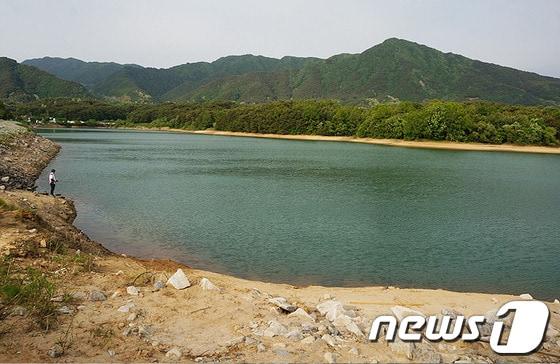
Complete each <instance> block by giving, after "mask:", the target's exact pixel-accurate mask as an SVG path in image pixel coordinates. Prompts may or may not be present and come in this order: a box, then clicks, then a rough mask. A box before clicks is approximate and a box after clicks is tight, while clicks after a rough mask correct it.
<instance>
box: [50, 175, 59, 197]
mask: <svg viewBox="0 0 560 364" xmlns="http://www.w3.org/2000/svg"><path fill="white" fill-rule="evenodd" d="M54 172H56V171H55V170H54V169H51V173H49V185H51V196H54V188H55V187H56V183H57V182H58V180H57V179H56V176H55V175H54Z"/></svg>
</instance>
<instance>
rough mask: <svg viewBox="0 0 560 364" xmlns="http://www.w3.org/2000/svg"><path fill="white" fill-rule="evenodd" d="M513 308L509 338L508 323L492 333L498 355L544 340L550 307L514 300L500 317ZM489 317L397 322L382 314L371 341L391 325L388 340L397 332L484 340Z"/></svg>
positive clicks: (410, 337) (407, 336)
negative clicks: (383, 328)
mask: <svg viewBox="0 0 560 364" xmlns="http://www.w3.org/2000/svg"><path fill="white" fill-rule="evenodd" d="M512 311H514V312H515V313H514V316H513V320H512V321H511V327H510V329H509V335H508V336H507V339H506V338H504V337H503V336H504V334H505V325H504V322H503V321H500V320H496V321H494V323H493V326H492V331H491V334H490V347H491V348H492V350H494V352H496V353H498V354H528V353H530V352H532V351H533V350H535V349H536V348H538V347H539V345H540V344H541V343H542V341H543V339H544V335H545V332H546V327H547V325H548V318H549V314H550V313H549V311H548V307H547V306H546V305H545V304H544V303H543V302H540V301H511V302H508V303H506V304H504V305H503V306H501V307H500V308H499V309H498V311H497V312H496V317H497V318H498V319H504V318H506V317H507V316H509V315H510V314H511V313H512ZM485 320H486V318H485V317H484V316H470V317H469V318H468V319H466V318H465V317H464V316H457V317H455V318H452V317H450V316H443V317H441V322H440V318H438V317H437V316H428V317H424V316H420V315H411V316H407V317H405V318H403V319H402V320H401V321H400V322H397V319H396V317H394V316H389V315H387V316H379V317H377V318H376V319H375V320H374V321H373V323H372V325H371V331H370V334H369V340H371V341H377V340H378V338H379V333H380V331H381V328H382V326H383V325H387V331H386V335H385V339H386V340H387V341H392V340H394V339H395V334H397V335H398V337H399V339H401V340H402V341H420V340H421V339H422V336H423V337H425V338H426V339H428V340H430V341H439V340H444V341H453V340H457V339H461V340H464V341H474V340H479V339H480V336H481V334H480V325H482V324H484V323H485ZM453 321H454V325H453V327H452V328H451V326H452V323H453ZM438 324H439V325H438ZM503 341H505V342H503Z"/></svg>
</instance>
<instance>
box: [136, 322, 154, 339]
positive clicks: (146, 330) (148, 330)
mask: <svg viewBox="0 0 560 364" xmlns="http://www.w3.org/2000/svg"><path fill="white" fill-rule="evenodd" d="M153 332H154V330H153V328H152V326H151V325H140V326H138V335H139V336H140V337H148V336H150V335H152V334H153Z"/></svg>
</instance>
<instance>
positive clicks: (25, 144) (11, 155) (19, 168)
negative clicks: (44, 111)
mask: <svg viewBox="0 0 560 364" xmlns="http://www.w3.org/2000/svg"><path fill="white" fill-rule="evenodd" d="M59 150H60V146H59V145H57V144H56V143H54V142H52V141H50V140H48V139H45V138H41V137H39V136H37V135H36V134H34V133H33V132H31V131H30V130H28V129H27V128H25V127H23V126H19V125H17V124H15V123H14V122H10V121H5V120H0V162H1V163H0V186H4V188H5V189H16V188H18V189H32V188H33V186H34V184H35V181H36V180H37V177H39V175H40V174H41V172H42V171H43V169H45V167H46V166H47V165H48V164H49V162H50V161H51V159H53V158H54V157H55V156H56V155H57V154H58V151H59ZM0 189H2V187H0Z"/></svg>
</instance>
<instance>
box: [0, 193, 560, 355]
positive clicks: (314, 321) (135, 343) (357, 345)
mask: <svg viewBox="0 0 560 364" xmlns="http://www.w3.org/2000/svg"><path fill="white" fill-rule="evenodd" d="M0 199H1V200H2V202H1V210H0V213H1V216H0V234H1V235H0V236H1V237H0V251H1V252H2V253H1V254H2V258H1V260H0V288H1V291H0V292H2V293H0V296H1V297H2V298H1V300H2V301H1V303H0V361H2V362H45V361H47V362H48V361H62V362H76V361H77V362H115V361H117V362H125V361H127V362H129V361H135V362H156V361H159V362H170V361H187V362H189V361H196V362H205V361H248V362H334V361H336V362H376V361H378V362H412V361H413V362H438V361H442V362H503V361H515V362H527V361H530V362H557V361H558V360H559V358H560V336H559V333H558V330H557V329H556V328H558V327H560V304H556V303H549V304H548V306H549V309H550V312H551V315H552V316H551V321H550V325H549V330H548V332H547V336H546V341H545V343H544V345H543V346H542V347H541V348H540V350H539V351H538V352H537V353H534V354H532V355H530V356H510V357H503V356H499V355H497V354H495V353H493V352H492V351H491V350H490V348H489V345H488V343H486V342H484V341H479V342H474V343H465V342H462V341H456V342H452V343H443V342H439V343H432V342H428V341H425V340H424V341H422V342H421V343H416V344H405V343H403V342H394V343H387V342H385V341H384V340H381V341H379V342H370V341H368V340H367V335H368V333H369V327H370V325H371V321H372V320H373V318H375V317H376V316H378V315H380V314H391V313H392V312H394V311H395V312H401V311H402V310H404V307H406V308H407V309H412V310H416V311H420V312H422V313H423V314H427V315H428V314H440V313H441V312H455V313H462V314H465V315H473V314H485V313H486V315H487V316H488V317H489V318H492V315H493V312H492V310H495V309H497V308H498V307H499V306H500V305H501V304H502V303H504V302H506V301H510V300H512V299H519V297H515V296H511V295H493V294H480V293H458V292H450V291H443V290H422V289H398V288H394V287H363V288H331V287H314V286H312V287H296V286H291V285H283V284H273V283H263V282H257V281H248V280H243V279H238V278H234V277H230V276H226V275H222V274H216V273H212V272H205V271H200V270H196V269H191V268H189V267H186V266H184V265H180V264H177V263H174V262H171V261H162V260H153V261H146V260H139V259H135V258H132V257H125V256H120V255H115V254H112V253H110V252H108V251H107V250H106V249H104V248H102V247H101V246H100V245H99V244H97V243H95V242H92V241H91V240H89V239H88V238H87V237H86V236H85V235H84V234H82V233H81V232H80V231H78V230H77V229H76V228H75V227H74V226H73V225H72V222H73V220H74V218H75V210H74V207H73V204H72V203H71V202H70V201H68V200H65V199H63V198H53V197H49V196H44V195H40V194H37V193H33V192H30V191H23V190H11V191H5V192H2V193H0ZM178 269H181V270H182V271H183V272H184V273H185V275H186V279H187V280H188V282H187V280H185V279H180V278H185V277H179V278H178V279H174V280H173V284H175V285H176V286H178V287H182V286H181V284H182V285H183V286H186V285H189V286H188V287H186V288H183V289H177V288H175V287H174V286H173V284H172V282H169V283H168V284H166V283H167V281H168V279H169V278H170V277H171V276H172V275H174V274H175V273H176V272H177V270H178ZM399 306H400V307H399Z"/></svg>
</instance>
